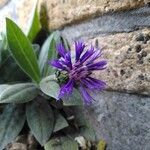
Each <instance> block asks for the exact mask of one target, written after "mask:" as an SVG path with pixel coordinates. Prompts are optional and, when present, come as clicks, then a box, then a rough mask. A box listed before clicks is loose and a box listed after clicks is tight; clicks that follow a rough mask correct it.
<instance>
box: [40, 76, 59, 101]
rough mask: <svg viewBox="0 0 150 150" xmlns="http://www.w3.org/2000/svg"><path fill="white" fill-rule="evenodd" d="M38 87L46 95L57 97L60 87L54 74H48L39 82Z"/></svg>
mask: <svg viewBox="0 0 150 150" xmlns="http://www.w3.org/2000/svg"><path fill="white" fill-rule="evenodd" d="M40 89H41V90H42V92H43V93H45V94H46V95H48V96H50V97H53V98H55V99H58V96H59V90H60V87H59V85H58V83H57V79H56V77H55V75H50V76H48V77H46V78H44V79H43V80H42V81H41V82H40Z"/></svg>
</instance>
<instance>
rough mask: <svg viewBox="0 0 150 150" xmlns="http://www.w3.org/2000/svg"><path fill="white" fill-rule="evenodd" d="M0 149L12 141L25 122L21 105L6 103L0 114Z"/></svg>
mask: <svg viewBox="0 0 150 150" xmlns="http://www.w3.org/2000/svg"><path fill="white" fill-rule="evenodd" d="M0 120H1V121H0V149H1V150H2V149H3V148H4V147H5V146H6V145H7V144H8V143H10V142H12V141H13V140H14V139H15V138H16V137H17V135H18V134H19V133H20V131H21V129H22V128H23V126H24V123H25V112H24V108H23V106H22V105H7V106H6V107H5V109H4V112H3V113H2V115H1V116H0Z"/></svg>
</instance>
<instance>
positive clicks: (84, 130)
mask: <svg viewBox="0 0 150 150" xmlns="http://www.w3.org/2000/svg"><path fill="white" fill-rule="evenodd" d="M79 134H80V135H82V136H84V137H85V138H86V139H87V140H89V141H93V142H94V141H95V140H96V134H95V130H94V128H93V127H92V126H91V125H90V124H89V123H88V122H87V124H86V126H84V127H81V128H80V133H79Z"/></svg>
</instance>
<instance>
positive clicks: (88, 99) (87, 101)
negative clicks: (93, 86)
mask: <svg viewBox="0 0 150 150" xmlns="http://www.w3.org/2000/svg"><path fill="white" fill-rule="evenodd" d="M79 90H80V92H81V95H82V97H83V99H84V103H85V104H87V105H89V104H91V103H92V101H93V100H94V99H93V98H92V97H91V95H90V94H89V93H88V92H87V90H86V88H84V87H83V86H82V85H81V86H80V87H79Z"/></svg>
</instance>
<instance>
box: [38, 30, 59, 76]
mask: <svg viewBox="0 0 150 150" xmlns="http://www.w3.org/2000/svg"><path fill="white" fill-rule="evenodd" d="M55 34H56V33H55V32H54V33H53V34H51V35H50V36H49V37H48V38H47V40H46V41H45V42H44V44H43V46H42V48H41V52H40V54H39V67H40V71H41V73H42V74H43V76H47V75H48V74H53V72H54V69H53V68H52V67H50V66H49V65H48V61H50V60H52V59H55V58H56V57H57V51H56V43H57V42H56V38H55V36H56V35H55Z"/></svg>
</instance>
